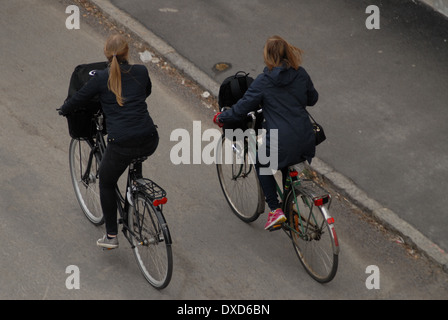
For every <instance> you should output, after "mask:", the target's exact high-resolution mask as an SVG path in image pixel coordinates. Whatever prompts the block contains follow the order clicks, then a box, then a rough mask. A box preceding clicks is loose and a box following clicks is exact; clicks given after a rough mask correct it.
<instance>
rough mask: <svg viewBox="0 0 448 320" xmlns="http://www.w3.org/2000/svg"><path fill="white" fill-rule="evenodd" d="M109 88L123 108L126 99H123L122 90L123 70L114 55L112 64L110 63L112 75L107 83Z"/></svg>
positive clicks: (110, 74)
mask: <svg viewBox="0 0 448 320" xmlns="http://www.w3.org/2000/svg"><path fill="white" fill-rule="evenodd" d="M107 88H108V89H109V90H110V91H112V92H113V93H114V94H115V96H116V98H117V103H118V105H119V106H121V107H122V106H123V105H124V99H123V97H122V89H121V70H120V64H119V63H118V60H117V56H116V55H113V57H112V62H111V63H110V73H109V80H108V81H107Z"/></svg>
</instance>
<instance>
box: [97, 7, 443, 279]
mask: <svg viewBox="0 0 448 320" xmlns="http://www.w3.org/2000/svg"><path fill="white" fill-rule="evenodd" d="M90 1H91V2H92V3H93V4H95V5H96V6H97V7H99V8H100V9H101V10H102V11H103V12H104V14H105V15H106V16H109V17H110V18H111V19H112V20H115V22H116V23H117V24H119V25H122V26H123V27H124V28H126V29H127V30H128V31H129V32H131V33H133V34H134V35H136V36H137V37H139V38H141V39H142V40H143V41H144V42H146V43H148V44H150V46H151V47H152V48H153V49H154V50H155V52H156V53H157V54H159V55H161V56H163V57H164V58H165V59H166V60H167V61H169V62H170V63H171V64H173V65H174V66H176V67H177V68H178V69H180V70H181V71H183V72H184V73H186V74H187V75H188V76H189V77H191V78H192V79H194V80H195V81H196V82H198V83H199V84H200V85H201V86H202V87H204V89H205V90H208V91H209V92H211V93H212V94H213V95H215V96H217V94H218V89H219V84H218V83H219V79H213V78H212V77H211V76H210V74H208V73H206V72H205V71H204V70H201V69H200V68H198V67H197V66H196V64H194V63H192V62H191V61H189V60H190V59H187V58H184V57H183V56H182V55H180V54H179V53H178V52H177V50H176V49H175V48H173V47H172V46H170V45H168V44H167V43H166V42H164V41H163V40H161V38H160V37H159V36H158V35H155V34H154V33H153V32H151V31H150V30H148V28H147V27H146V26H144V25H143V24H141V23H140V22H138V21H137V19H135V18H134V17H132V16H130V15H129V14H127V13H125V12H124V11H122V10H121V9H118V8H117V7H115V6H114V5H113V4H111V2H110V1H109V0H90ZM386 18H387V14H386ZM391 19H392V18H391ZM442 22H443V21H442ZM384 24H386V22H384V23H383V25H384ZM447 25H448V23H447ZM439 27H440V26H439ZM440 29H443V28H442V27H440ZM438 31H440V30H439V29H438ZM400 32H402V33H406V32H407V31H406V30H404V29H400ZM394 36H395V35H394V34H391V33H390V32H389V33H387V32H385V33H384V34H383V37H384V38H381V39H379V38H375V36H372V33H370V34H368V36H366V37H368V40H366V42H368V41H370V42H371V43H373V45H374V46H376V49H375V50H376V51H375V55H374V56H373V57H372V59H371V60H370V64H365V63H364V61H362V60H359V61H357V60H356V59H352V58H350V60H349V61H350V62H349V63H347V64H345V65H344V67H345V68H348V70H342V69H340V67H339V69H338V70H340V71H341V79H344V76H346V74H348V76H347V77H350V76H352V77H353V74H354V72H357V73H362V72H364V73H366V74H367V75H368V74H369V72H370V75H372V77H371V79H370V80H371V81H372V84H370V89H371V91H369V92H363V89H364V87H363V85H365V82H366V81H367V80H368V79H367V78H366V77H365V76H364V74H361V75H359V80H358V78H355V77H353V78H352V79H350V80H351V81H350V82H349V83H343V81H342V83H337V82H334V80H333V81H331V79H329V81H328V82H325V81H323V82H322V83H321V86H320V87H321V88H330V87H337V88H332V89H329V91H330V90H333V91H331V92H330V93H331V94H333V93H334V92H336V91H337V90H339V92H337V94H339V96H336V94H334V97H335V99H334V103H337V104H339V105H342V106H345V105H344V104H346V106H345V107H346V109H345V110H340V112H339V114H337V113H336V114H331V111H332V110H328V111H322V110H321V109H316V111H315V115H317V118H318V119H325V117H324V115H325V114H323V113H320V112H326V114H327V116H330V118H331V117H333V118H334V120H345V121H348V122H347V124H348V125H347V126H346V127H349V126H350V125H352V124H353V123H355V125H357V126H358V129H357V131H358V132H356V135H353V132H350V131H347V130H345V129H346V128H345V127H344V128H337V127H336V126H335V124H332V123H328V124H327V123H325V121H323V122H324V126H325V127H326V128H328V131H329V132H330V137H331V138H330V141H329V142H327V146H326V147H325V148H323V147H321V148H319V150H318V156H319V158H318V159H315V161H313V168H314V169H315V170H316V171H317V172H318V173H319V174H321V175H322V176H323V177H324V178H325V179H327V180H328V181H330V182H331V183H333V184H334V185H335V186H336V187H337V188H338V189H339V190H341V192H342V193H343V194H345V195H346V196H348V197H350V199H351V200H353V201H354V202H355V203H356V204H357V205H359V206H361V207H362V208H363V209H365V210H367V211H368V212H371V213H372V215H373V216H374V217H376V218H377V219H378V220H380V221H381V222H382V223H384V224H385V225H386V226H387V227H388V228H390V229H392V230H394V231H395V232H397V233H399V234H400V235H401V236H402V237H403V239H404V240H405V241H406V242H407V243H410V244H413V245H414V246H416V247H417V248H418V249H419V250H421V251H422V252H424V253H426V254H427V255H428V256H429V257H430V258H431V259H432V260H434V261H435V262H437V263H438V264H440V265H441V266H443V267H444V269H445V271H448V255H447V253H446V252H445V251H446V250H447V248H448V233H447V232H446V231H447V225H448V216H447V215H446V214H445V213H444V211H443V210H446V207H447V206H448V202H447V201H448V198H447V197H446V196H445V190H446V188H447V187H448V171H447V170H446V168H447V167H448V154H447V148H446V146H447V142H448V141H447V137H448V131H447V126H446V121H447V119H448V114H447V112H448V110H445V109H446V102H447V101H448V96H447V90H446V85H444V84H443V83H445V84H446V83H447V82H446V81H444V80H446V77H448V73H446V72H445V71H446V64H445V63H444V62H445V61H446V59H447V58H446V57H445V58H443V56H444V55H443V52H448V51H446V50H447V48H446V42H445V44H444V43H443V42H442V43H441V44H440V46H441V48H438V49H437V50H439V51H437V52H435V51H436V49H434V48H433V46H431V45H432V44H433V43H432V41H431V39H430V40H426V41H427V42H428V43H415V44H414V43H411V44H409V43H407V41H408V39H409V38H407V36H402V39H404V40H403V44H401V45H402V47H400V48H399V49H400V50H411V49H415V50H416V51H419V50H421V48H422V46H423V47H425V46H429V47H428V50H426V52H425V53H426V58H428V57H429V58H431V59H435V58H436V57H437V58H438V59H437V61H436V62H437V63H433V60H431V59H430V61H429V62H428V61H425V59H424V58H425V57H422V56H419V54H418V53H415V56H414V53H413V55H403V57H402V58H401V59H394V57H395V56H396V55H399V54H400V52H399V51H398V52H395V51H393V50H398V49H397V48H393V47H391V46H390V45H388V44H387V43H391V42H394V41H395V40H394V39H395V38H394ZM438 36H440V35H439V34H438ZM420 40H421V39H420V38H419V39H417V40H415V41H420ZM438 40H439V39H438ZM422 41H423V40H422ZM383 42H384V43H383ZM386 42H387V43H386ZM354 49H355V50H359V52H355V54H359V55H362V54H364V52H362V51H361V49H359V48H354ZM429 49H431V50H429ZM325 50H327V52H328V49H325ZM352 50H353V48H352ZM387 51H389V52H387ZM338 53H339V52H338ZM339 54H340V55H341V59H344V54H345V52H344V51H341V52H340V53H339ZM317 56H318V57H319V58H322V59H324V58H325V56H323V55H319V54H317ZM440 57H442V58H440ZM385 59H391V60H390V62H389V60H387V61H386V60H385ZM444 59H445V60H444ZM330 60H332V61H326V62H324V63H323V65H322V67H321V68H323V69H324V70H320V69H319V68H318V66H317V65H314V66H313V68H314V69H315V74H318V75H319V74H320V77H321V78H324V75H325V73H326V72H327V70H328V68H327V67H328V66H330V65H331V64H333V63H335V62H336V60H334V59H333V58H331V59H330ZM344 62H345V61H344ZM357 63H358V64H357ZM390 63H392V64H395V66H389V64H390ZM413 63H418V64H419V65H418V66H417V65H414V64H413ZM359 67H361V68H360V69H357V68H359ZM378 67H380V68H381V72H382V74H381V76H382V77H381V78H378V79H377V78H375V74H376V73H375V72H376V70H375V69H376V68H378ZM326 68H327V69H326ZM350 68H352V69H350ZM422 68H423V69H422ZM413 69H416V71H415V72H414V70H413ZM435 69H438V70H439V72H440V73H441V78H438V79H436V80H437V83H434V81H435V80H434V79H433V78H434V77H433V72H434V70H435ZM260 71H261V70H260ZM324 71H325V72H324ZM422 71H423V73H422ZM424 71H426V72H424ZM343 72H346V74H345V73H343ZM397 72H401V73H400V74H397ZM413 72H414V73H413ZM223 76H224V75H221V77H223ZM331 77H333V78H334V77H335V74H332V75H331ZM331 77H330V78H331ZM415 77H417V79H418V81H417V82H416V81H415V79H416V78H415ZM317 78H319V77H317ZM366 79H367V80H366ZM361 81H362V82H363V83H360V82H361ZM431 81H432V82H431ZM347 84H350V85H352V87H344V86H345V85H347ZM426 86H428V88H430V92H428V90H427V89H426ZM422 87H424V89H425V95H424V96H420V97H418V100H417V101H413V99H414V97H413V96H412V92H411V91H412V90H414V91H419V92H420V90H422ZM321 90H322V89H321ZM410 90H411V91H410ZM352 91H353V92H352ZM324 92H325V89H324ZM433 92H436V94H433ZM321 93H322V92H321ZM328 95H330V94H328ZM324 96H325V95H324ZM324 99H325V98H324ZM324 99H323V100H324ZM328 99H329V98H327V100H324V101H322V104H327V105H329V104H330V102H329V101H328ZM389 105H393V106H394V108H395V109H394V110H391V109H390V108H389ZM413 105H417V106H420V108H419V109H416V108H413ZM370 106H371V107H372V108H369V107H370ZM421 106H424V107H423V108H421ZM321 108H322V107H321ZM361 109H362V110H361ZM313 112H314V111H313ZM321 122H322V121H321ZM340 123H343V121H342V122H341V121H340V122H339V126H340ZM343 126H345V125H343ZM383 126H384V127H383ZM433 129H437V130H433ZM434 137H438V139H437V140H435V139H434ZM337 139H339V141H337ZM352 154H353V155H356V159H355V158H353V157H350V158H346V157H347V155H352Z"/></svg>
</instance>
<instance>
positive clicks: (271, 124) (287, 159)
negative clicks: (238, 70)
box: [219, 67, 319, 169]
mask: <svg viewBox="0 0 448 320" xmlns="http://www.w3.org/2000/svg"><path fill="white" fill-rule="evenodd" d="M318 99H319V94H318V93H317V91H316V89H315V88H314V85H313V82H312V81H311V78H310V76H309V75H308V73H307V72H306V71H305V69H304V68H302V67H300V68H299V69H298V70H295V69H293V68H285V67H276V68H273V69H272V71H269V69H268V68H265V69H264V72H263V73H262V74H260V75H259V76H258V77H257V78H256V79H255V81H254V82H253V83H252V84H251V86H250V87H249V89H248V90H247V91H246V93H245V95H244V97H243V98H242V99H241V100H239V101H238V103H236V104H235V105H234V106H233V107H232V109H229V110H227V111H225V112H223V113H222V114H221V115H220V116H219V119H220V121H221V122H223V123H226V122H227V123H230V122H233V121H238V120H244V119H245V117H246V115H247V114H248V113H249V112H250V111H255V110H257V109H258V108H259V106H260V105H262V107H263V115H264V118H265V119H266V123H265V127H266V130H267V134H266V140H267V145H268V147H269V146H271V141H270V129H278V169H280V168H286V167H287V166H291V165H294V164H297V163H299V162H302V161H304V160H307V161H308V162H311V160H312V158H313V157H314V156H315V151H316V150H315V136H314V132H313V127H312V124H311V121H310V119H309V116H308V114H307V112H306V111H305V108H306V106H313V105H315V104H316V102H317V100H318ZM275 149H277V148H275ZM271 151H274V150H271Z"/></svg>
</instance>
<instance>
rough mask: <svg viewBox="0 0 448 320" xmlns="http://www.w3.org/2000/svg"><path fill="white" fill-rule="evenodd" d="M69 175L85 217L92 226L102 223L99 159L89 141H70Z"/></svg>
mask: <svg viewBox="0 0 448 320" xmlns="http://www.w3.org/2000/svg"><path fill="white" fill-rule="evenodd" d="M69 163H70V175H71V178H72V183H73V188H74V190H75V195H76V199H77V200H78V203H79V205H80V206H81V209H82V211H83V212H84V214H85V215H86V217H87V218H88V219H89V220H90V222H92V223H93V224H94V225H101V224H103V223H104V217H103V210H102V209H101V202H100V187H99V173H98V170H99V165H100V159H98V155H97V154H96V153H95V152H93V146H92V143H91V142H90V141H86V140H77V139H72V141H71V142H70V149H69Z"/></svg>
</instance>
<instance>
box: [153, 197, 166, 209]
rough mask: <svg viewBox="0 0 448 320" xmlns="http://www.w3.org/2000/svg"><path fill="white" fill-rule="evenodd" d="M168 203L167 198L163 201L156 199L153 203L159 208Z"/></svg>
mask: <svg viewBox="0 0 448 320" xmlns="http://www.w3.org/2000/svg"><path fill="white" fill-rule="evenodd" d="M167 202H168V199H167V198H166V197H163V198H162V199H156V200H154V201H153V202H152V204H153V205H154V207H158V206H160V205H161V204H165V203H167Z"/></svg>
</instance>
